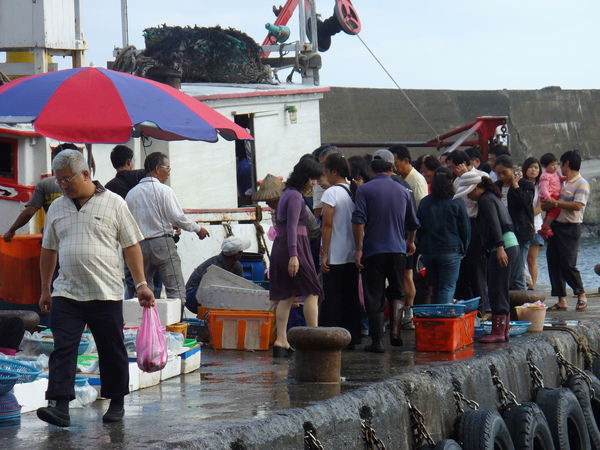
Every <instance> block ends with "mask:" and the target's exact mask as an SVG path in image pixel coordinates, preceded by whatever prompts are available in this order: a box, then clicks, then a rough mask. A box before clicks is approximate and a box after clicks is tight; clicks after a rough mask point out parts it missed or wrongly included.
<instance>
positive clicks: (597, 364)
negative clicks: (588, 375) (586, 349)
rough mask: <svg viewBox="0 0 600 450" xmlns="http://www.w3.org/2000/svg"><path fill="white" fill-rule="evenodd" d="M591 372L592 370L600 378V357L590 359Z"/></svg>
mask: <svg viewBox="0 0 600 450" xmlns="http://www.w3.org/2000/svg"><path fill="white" fill-rule="evenodd" d="M592 372H594V375H596V376H597V377H598V378H600V358H594V360H593V361H592Z"/></svg>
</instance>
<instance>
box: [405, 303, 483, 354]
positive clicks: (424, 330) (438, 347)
mask: <svg viewBox="0 0 600 450" xmlns="http://www.w3.org/2000/svg"><path fill="white" fill-rule="evenodd" d="M475 316H477V311H473V312H472V313H469V314H465V315H464V316H461V317H457V318H455V319H420V318H417V317H415V318H413V322H414V324H415V340H416V344H417V351H418V352H455V351H456V350H458V349H461V348H464V347H466V346H467V345H471V344H472V343H473V341H474V336H475Z"/></svg>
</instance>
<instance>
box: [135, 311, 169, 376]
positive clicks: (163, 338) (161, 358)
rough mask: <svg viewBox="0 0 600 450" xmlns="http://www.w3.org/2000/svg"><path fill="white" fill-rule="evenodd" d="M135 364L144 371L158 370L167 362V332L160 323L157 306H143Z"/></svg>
mask: <svg viewBox="0 0 600 450" xmlns="http://www.w3.org/2000/svg"><path fill="white" fill-rule="evenodd" d="M135 344H136V351H137V365H138V367H139V368H140V369H141V370H142V371H144V372H148V373H151V372H158V371H159V370H162V369H163V368H164V367H165V365H166V364H167V358H168V356H169V355H168V354H167V333H166V330H165V327H163V326H162V325H161V323H160V317H159V315H158V308H156V307H152V308H147V307H144V313H143V316H142V324H141V325H140V328H139V329H138V332H137V338H136V343H135Z"/></svg>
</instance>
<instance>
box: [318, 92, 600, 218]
mask: <svg viewBox="0 0 600 450" xmlns="http://www.w3.org/2000/svg"><path fill="white" fill-rule="evenodd" d="M404 92H405V93H406V95H407V96H408V97H409V98H410V99H411V101H412V102H413V103H414V104H415V106H416V107H417V108H418V110H419V111H420V112H421V113H422V114H423V116H424V117H425V118H426V119H427V121H428V122H429V124H428V123H426V122H425V120H423V118H422V117H421V116H420V115H419V113H418V112H417V111H416V110H415V108H413V106H412V105H411V104H410V103H409V102H408V100H407V99H406V97H405V96H404V95H403V93H402V92H401V91H399V90H398V89H367V88H339V87H332V88H331V92H328V93H326V94H325V96H324V98H323V99H322V100H321V141H322V142H390V141H392V142H393V141H424V140H428V139H431V138H434V137H435V136H436V134H443V133H446V132H448V131H450V130H452V129H454V128H457V127H459V126H462V125H465V124H467V123H470V122H472V121H473V120H475V119H476V118H477V117H480V116H508V118H509V122H508V130H509V133H510V147H511V152H512V154H513V156H514V158H515V161H516V162H517V163H518V164H520V163H522V162H523V161H524V160H525V158H527V157H529V156H535V157H537V158H539V157H540V156H541V155H542V154H544V153H547V152H552V153H555V154H556V155H560V154H562V153H564V152H565V151H568V150H573V149H575V148H577V149H579V150H580V151H581V153H582V156H583V158H584V160H592V159H597V158H600V126H599V125H600V90H562V89H561V88H560V87H554V86H552V87H547V88H544V89H540V90H535V91H512V90H511V91H509V90H498V91H450V90H414V89H407V90H405V91H404ZM430 125H431V127H430ZM432 128H433V130H432ZM434 130H435V132H434ZM368 151H369V152H370V153H372V152H373V151H374V150H373V149H369V150H368ZM359 153H364V151H359ZM412 153H413V155H412V156H413V158H414V159H416V158H417V157H418V156H419V155H421V154H424V153H433V154H436V153H437V151H436V149H435V148H430V149H416V148H415V149H414V150H413V151H412ZM586 177H587V179H588V181H589V182H590V185H591V188H592V193H593V195H592V201H591V202H590V205H589V207H588V210H587V211H586V218H585V221H586V223H588V224H593V225H597V224H600V208H599V207H598V206H596V205H599V206H600V189H599V187H600V186H598V182H597V180H596V178H600V166H598V168H596V167H594V169H593V170H592V171H590V172H588V173H587V174H586Z"/></svg>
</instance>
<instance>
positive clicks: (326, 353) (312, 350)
mask: <svg viewBox="0 0 600 450" xmlns="http://www.w3.org/2000/svg"><path fill="white" fill-rule="evenodd" d="M351 340H352V338H351V336H350V332H349V331H348V330H346V329H345V328H337V327H318V328H315V327H294V328H292V329H290V331H288V341H289V343H290V345H291V346H292V347H294V348H295V349H296V367H295V371H296V380H297V381H312V382H321V383H323V382H330V383H331V382H333V383H337V382H339V381H340V369H341V366H342V349H344V348H346V347H347V346H348V345H349V344H350V341H351Z"/></svg>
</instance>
